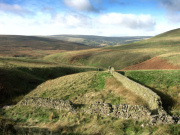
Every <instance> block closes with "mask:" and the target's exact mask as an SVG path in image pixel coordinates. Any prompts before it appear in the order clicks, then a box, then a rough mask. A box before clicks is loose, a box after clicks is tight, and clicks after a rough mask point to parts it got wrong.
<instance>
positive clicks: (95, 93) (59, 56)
mask: <svg viewBox="0 0 180 135" xmlns="http://www.w3.org/2000/svg"><path fill="white" fill-rule="evenodd" d="M172 35H173V36H172ZM178 35H180V30H179V29H177V30H173V31H170V32H166V33H163V34H160V35H157V36H155V37H153V38H151V39H147V40H143V41H136V42H133V43H129V44H125V45H120V46H111V47H105V48H90V49H89V48H87V49H86V47H87V46H83V45H82V46H81V45H80V46H79V44H76V43H72V42H66V41H58V40H54V39H46V38H41V37H31V38H32V40H31V41H32V42H31V43H33V44H31V43H30V44H28V45H29V46H28V47H29V49H28V50H27V48H26V45H25V44H26V40H25V39H26V38H25V37H24V36H23V37H19V39H18V41H17V42H15V43H13V41H15V39H16V40H17V37H16V38H15V39H13V38H12V40H9V39H8V40H6V42H5V41H4V46H3V43H2V46H3V47H4V49H5V46H6V47H7V46H9V48H12V46H13V47H14V48H12V50H8V49H7V52H4V56H7V54H8V53H9V55H10V54H11V55H10V56H14V57H0V77H1V78H0V99H1V100H0V101H1V104H2V103H3V105H4V104H5V105H7V104H11V105H12V104H15V103H17V102H18V101H20V102H19V103H18V104H17V105H15V106H6V107H4V108H0V128H1V127H3V126H4V125H5V126H6V127H8V128H9V129H10V130H11V131H15V130H14V129H13V128H14V127H18V126H20V130H21V127H22V130H24V133H29V131H31V130H32V131H33V132H36V133H37V131H40V132H41V133H42V132H43V131H44V129H46V130H47V129H50V130H51V131H57V132H58V133H61V134H81V133H84V134H119V133H122V134H142V135H144V134H153V135H157V134H179V133H180V131H179V129H180V128H179V127H180V125H179V124H174V125H168V124H167V125H163V124H162V125H159V126H152V125H149V123H148V121H146V120H133V119H129V118H128V119H119V118H116V117H111V116H109V115H108V116H101V115H99V114H93V115H92V114H88V113H86V112H85V109H87V108H89V104H92V103H94V102H96V103H99V102H100V105H102V103H104V102H105V103H110V104H111V105H117V104H129V105H142V106H147V104H146V102H144V101H143V100H142V99H141V98H140V97H139V96H138V95H135V94H133V93H132V92H130V91H129V90H128V89H126V88H125V87H124V86H123V85H122V84H121V83H120V82H118V81H117V80H116V79H115V78H113V77H112V75H110V74H109V73H107V72H104V71H102V72H101V71H100V70H101V67H104V68H107V67H108V66H114V67H115V69H120V70H121V69H126V70H125V71H124V72H123V71H121V73H123V74H124V75H125V76H127V77H129V78H131V79H132V80H134V81H135V82H138V83H140V84H142V85H144V86H147V87H149V88H151V89H152V90H153V91H154V92H155V93H157V95H159V96H160V97H161V100H162V103H163V107H164V109H165V110H166V111H167V112H168V113H169V114H171V115H176V116H179V114H180V107H179V105H180V100H179V96H180V93H179V91H180V86H179V76H180V72H179V70H162V69H179V66H180V60H179V55H180V53H179V50H180V46H179V45H180V37H179V36H178ZM12 37H13V36H12ZM28 38H30V37H28ZM36 38H37V39H36ZM40 39H41V40H40ZM45 39H46V40H47V42H46V43H47V44H46V43H45V42H42V40H45ZM27 40H28V39H27ZM2 41H3V40H2ZM8 41H11V42H8ZM19 41H20V42H19ZM40 41H41V42H40ZM56 43H57V44H56ZM60 43H65V44H64V46H63V47H64V48H66V47H67V46H66V45H67V43H70V44H69V46H68V48H66V51H64V50H63V47H62V46H60ZM18 44H19V45H18ZM72 44H73V46H71V45H72ZM36 45H37V46H36ZM56 45H57V46H56ZM76 45H78V46H76ZM75 46H76V47H80V48H76V47H75ZM41 47H42V48H41ZM61 47H62V48H61ZM71 47H75V48H71ZM81 47H82V48H81ZM84 47H85V48H84ZM25 48H26V49H25ZM13 49H17V50H16V51H15V52H14V54H13ZM21 49H22V50H21ZM23 49H24V50H23ZM76 49H77V50H76ZM81 49H83V50H81ZM51 50H52V52H51ZM8 51H9V52H8ZM2 52H3V51H2ZM10 52H11V53H10ZM33 52H35V53H36V55H34V54H33ZM51 53H52V54H51ZM5 54H6V55H5ZM20 54H26V55H25V56H23V55H20ZM27 54H28V55H27ZM29 54H31V57H34V56H36V58H37V59H29V58H27V56H29ZM2 55H3V54H2ZM19 56H23V58H22V57H19ZM89 66H93V67H89ZM128 68H129V69H130V70H131V69H134V70H136V71H130V70H127V69H128ZM137 69H138V71H137ZM142 69H143V70H142ZM144 69H151V70H144ZM154 69H159V70H154ZM84 71H88V72H84ZM82 72H83V73H82ZM26 99H30V100H37V102H36V103H37V104H39V106H38V105H37V106H31V105H29V106H28V104H26V102H25V101H26ZM38 99H40V100H38ZM41 100H42V101H50V102H51V101H52V102H51V103H52V104H54V102H56V101H61V102H62V103H63V104H65V105H67V103H70V102H68V101H69V100H70V101H72V103H73V106H74V108H75V109H76V110H77V111H76V112H73V110H70V111H69V112H67V111H66V110H63V109H62V110H61V108H60V109H53V108H44V107H42V106H40V104H41V103H40V102H39V101H41ZM23 102H24V103H25V104H26V105H24V106H23V105H22V104H21V103H23ZM105 105H106V107H109V106H108V104H105ZM103 107H104V106H103ZM106 107H104V108H106ZM110 108H111V107H110ZM111 109H112V108H111ZM105 111H106V110H105ZM111 111H112V110H111ZM4 118H5V119H6V120H4ZM14 125H16V126H14ZM28 126H30V127H28ZM5 130H6V128H5ZM7 131H8V130H7ZM26 131H28V132H26ZM33 132H32V133H33ZM47 133H48V134H50V133H51V134H53V132H47ZM0 134H1V130H0ZM45 134H46V133H45Z"/></svg>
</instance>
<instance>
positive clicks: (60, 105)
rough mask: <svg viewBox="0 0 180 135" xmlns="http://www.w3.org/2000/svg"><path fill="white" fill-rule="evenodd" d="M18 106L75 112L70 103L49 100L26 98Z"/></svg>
mask: <svg viewBox="0 0 180 135" xmlns="http://www.w3.org/2000/svg"><path fill="white" fill-rule="evenodd" d="M20 105H26V106H39V107H44V108H49V109H60V110H61V109H63V110H67V111H74V110H75V109H74V107H73V104H72V102H71V101H67V100H60V99H51V98H40V97H26V98H25V99H23V100H22V101H21V102H20Z"/></svg>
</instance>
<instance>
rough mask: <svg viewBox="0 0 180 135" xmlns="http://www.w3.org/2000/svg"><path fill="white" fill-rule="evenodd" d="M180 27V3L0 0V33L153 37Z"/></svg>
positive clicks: (163, 0)
mask: <svg viewBox="0 0 180 135" xmlns="http://www.w3.org/2000/svg"><path fill="white" fill-rule="evenodd" d="M179 27H180V0H0V34H11V35H12V34H13V35H14V34H15V35H56V34H81V35H102V36H149V35H150V36H154V35H157V34H160V33H162V32H165V31H168V30H171V29H175V28H179Z"/></svg>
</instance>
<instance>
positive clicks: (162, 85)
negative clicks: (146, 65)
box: [125, 70, 180, 115]
mask: <svg viewBox="0 0 180 135" xmlns="http://www.w3.org/2000/svg"><path fill="white" fill-rule="evenodd" d="M125 75H126V76H128V77H129V78H132V79H133V80H135V81H137V82H140V83H141V84H143V85H146V86H148V87H150V88H151V89H153V90H154V91H155V92H156V93H157V94H158V95H160V96H161V99H162V102H163V106H164V108H165V109H166V110H167V111H168V112H170V113H172V114H177V115H180V107H179V105H180V98H179V97H180V85H179V82H180V78H179V76H180V71H179V70H145V71H125Z"/></svg>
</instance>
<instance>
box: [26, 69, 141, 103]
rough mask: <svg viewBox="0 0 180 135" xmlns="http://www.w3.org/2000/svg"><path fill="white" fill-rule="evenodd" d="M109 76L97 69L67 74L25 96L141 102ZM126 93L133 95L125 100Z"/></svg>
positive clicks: (109, 101) (86, 100) (74, 100)
mask: <svg viewBox="0 0 180 135" xmlns="http://www.w3.org/2000/svg"><path fill="white" fill-rule="evenodd" d="M110 76H111V75H110V74H109V73H106V72H97V71H96V72H92V71H91V72H85V73H78V74H74V75H68V76H64V77H60V78H57V79H54V80H50V81H47V82H45V83H43V84H41V85H39V86H38V87H37V88H36V89H35V90H33V91H32V92H30V93H29V94H28V95H27V96H29V97H44V98H49V97H50V98H55V99H64V100H70V101H72V102H73V103H74V104H91V103H94V102H96V101H99V102H106V103H111V104H120V103H121V104H123V103H128V104H136V103H137V104H142V103H141V101H142V100H141V99H140V98H138V97H136V96H135V95H134V94H132V93H130V92H129V91H128V90H125V89H124V88H123V87H122V85H121V84H120V83H118V82H117V81H116V80H114V79H113V78H112V77H110ZM106 78H107V79H106ZM112 79H113V80H112ZM106 81H107V82H106ZM124 91H126V94H125V92H124ZM123 92H124V93H123ZM122 93H123V94H122ZM128 93H130V94H131V95H133V96H134V97H135V98H134V99H133V98H132V97H133V96H131V98H132V101H131V100H128V101H126V100H125V99H126V98H128V96H130V94H129V95H127V94H128ZM136 98H137V99H136Z"/></svg>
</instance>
